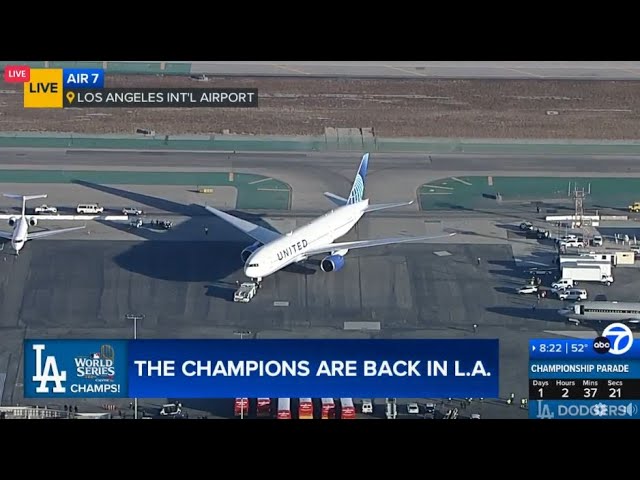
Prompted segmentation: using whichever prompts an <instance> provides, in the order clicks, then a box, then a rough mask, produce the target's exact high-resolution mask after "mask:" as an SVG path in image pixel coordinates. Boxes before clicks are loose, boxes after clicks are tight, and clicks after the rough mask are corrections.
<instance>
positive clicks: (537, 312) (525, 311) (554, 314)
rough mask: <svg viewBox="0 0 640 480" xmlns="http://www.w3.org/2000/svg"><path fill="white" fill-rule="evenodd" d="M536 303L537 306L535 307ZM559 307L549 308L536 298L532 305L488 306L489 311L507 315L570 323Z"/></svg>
mask: <svg viewBox="0 0 640 480" xmlns="http://www.w3.org/2000/svg"><path fill="white" fill-rule="evenodd" d="M534 305H535V308H533V307H534ZM558 309H559V307H556V308H549V307H547V306H544V305H543V304H542V303H541V304H536V299H535V298H534V299H532V300H531V305H530V306H523V307H487V308H486V310H487V312H491V313H495V314H498V315H505V316H507V317H516V318H526V319H531V320H541V321H543V322H557V323H568V322H567V321H566V319H565V318H564V317H563V316H562V315H560V314H559V313H558Z"/></svg>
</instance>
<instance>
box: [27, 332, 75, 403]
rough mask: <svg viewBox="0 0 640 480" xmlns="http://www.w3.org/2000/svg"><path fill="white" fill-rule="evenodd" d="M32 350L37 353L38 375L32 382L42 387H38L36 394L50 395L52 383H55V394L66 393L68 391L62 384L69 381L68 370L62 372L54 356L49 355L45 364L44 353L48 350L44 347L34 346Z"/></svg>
mask: <svg viewBox="0 0 640 480" xmlns="http://www.w3.org/2000/svg"><path fill="white" fill-rule="evenodd" d="M32 348H33V350H35V352H36V374H35V375H34V376H33V377H32V380H33V381H34V382H40V385H39V386H38V387H36V393H49V386H48V384H49V383H51V382H53V383H54V387H53V393H65V392H66V391H67V389H66V388H65V387H64V386H63V385H62V382H66V381H67V372H66V370H63V371H60V369H59V368H58V362H56V357H54V356H53V355H47V357H46V359H45V361H44V364H43V362H42V352H43V351H44V349H45V348H46V347H45V346H44V345H42V344H40V345H33V346H32Z"/></svg>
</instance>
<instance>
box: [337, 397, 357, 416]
mask: <svg viewBox="0 0 640 480" xmlns="http://www.w3.org/2000/svg"><path fill="white" fill-rule="evenodd" d="M340 406H341V407H342V408H341V410H340V418H341V419H342V420H353V419H355V418H356V407H354V406H353V398H341V399H340Z"/></svg>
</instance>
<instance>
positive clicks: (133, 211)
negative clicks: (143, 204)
mask: <svg viewBox="0 0 640 480" xmlns="http://www.w3.org/2000/svg"><path fill="white" fill-rule="evenodd" d="M122 214H123V215H143V214H144V212H143V211H142V210H140V209H139V208H136V207H125V208H123V209H122Z"/></svg>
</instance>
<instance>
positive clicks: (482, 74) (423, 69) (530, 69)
mask: <svg viewBox="0 0 640 480" xmlns="http://www.w3.org/2000/svg"><path fill="white" fill-rule="evenodd" d="M189 63H191V73H192V74H202V73H205V74H209V75H225V76H226V75H242V76H274V77H290V76H294V77H314V76H315V77H354V78H357V77H365V78H366V77H369V78H486V79H489V78H512V79H537V80H540V79H545V78H546V79H575V80H578V79H580V80H594V79H602V80H637V79H638V78H640V62H531V61H528V62H527V61H510V62H434V61H428V62H416V61H413V62H408V61H389V62H365V61H362V62H291V61H289V62H226V63H225V62H189Z"/></svg>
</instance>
